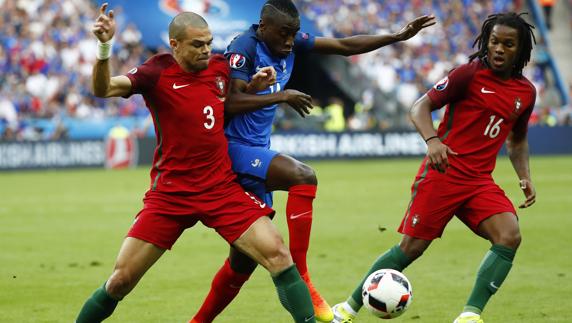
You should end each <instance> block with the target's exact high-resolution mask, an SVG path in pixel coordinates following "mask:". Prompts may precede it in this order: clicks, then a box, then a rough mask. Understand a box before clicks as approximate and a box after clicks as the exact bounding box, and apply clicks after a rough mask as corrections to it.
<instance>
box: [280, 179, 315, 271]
mask: <svg viewBox="0 0 572 323" xmlns="http://www.w3.org/2000/svg"><path fill="white" fill-rule="evenodd" d="M317 189H318V187H317V186H316V185H309V184H303V185H295V186H292V187H290V189H289V190H288V201H287V202H286V221H287V223H288V233H289V234H290V253H291V254H292V259H293V260H294V263H295V264H296V267H297V268H298V271H299V272H300V274H301V275H303V274H305V273H306V272H307V271H308V265H307V264H306V253H308V246H309V244H310V229H311V228H312V211H313V209H312V201H314V198H315V197H316V190H317Z"/></svg>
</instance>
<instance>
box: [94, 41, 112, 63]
mask: <svg viewBox="0 0 572 323" xmlns="http://www.w3.org/2000/svg"><path fill="white" fill-rule="evenodd" d="M112 45H113V38H112V39H110V40H108V41H106V42H105V43H102V42H100V41H99V40H97V52H96V53H95V57H97V59H98V60H100V61H103V60H106V59H109V57H111V47H112Z"/></svg>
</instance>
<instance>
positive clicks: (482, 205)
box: [457, 181, 520, 241]
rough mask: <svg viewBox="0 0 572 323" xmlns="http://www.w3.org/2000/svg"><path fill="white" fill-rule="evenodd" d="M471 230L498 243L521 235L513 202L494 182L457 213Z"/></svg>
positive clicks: (476, 193) (477, 193)
mask: <svg viewBox="0 0 572 323" xmlns="http://www.w3.org/2000/svg"><path fill="white" fill-rule="evenodd" d="M457 217H458V218H459V219H460V220H461V221H463V222H464V223H465V224H466V225H467V226H468V227H469V228H470V229H471V230H473V231H474V232H475V233H477V234H479V235H480V236H482V237H484V238H485V239H488V240H491V241H498V240H501V239H506V237H507V236H508V237H512V238H511V239H514V238H515V236H517V235H518V236H519V235H520V230H519V225H518V218H517V217H516V210H515V208H514V206H513V204H512V202H511V201H510V200H509V199H508V197H507V196H506V194H505V192H504V191H503V190H502V189H501V188H500V187H499V186H498V185H497V184H495V183H494V182H492V181H491V182H490V183H489V184H486V185H481V186H480V187H479V188H478V189H477V190H475V192H474V194H473V196H472V197H471V199H469V200H468V201H467V202H466V203H465V204H464V205H463V207H462V208H461V209H460V210H459V212H458V213H457Z"/></svg>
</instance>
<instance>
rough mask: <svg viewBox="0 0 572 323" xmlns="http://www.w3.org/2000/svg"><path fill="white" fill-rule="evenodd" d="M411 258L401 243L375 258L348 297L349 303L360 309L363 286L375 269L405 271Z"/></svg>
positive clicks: (356, 309)
mask: <svg viewBox="0 0 572 323" xmlns="http://www.w3.org/2000/svg"><path fill="white" fill-rule="evenodd" d="M410 263H411V260H410V259H409V258H407V256H406V255H405V254H404V253H403V251H401V248H399V245H395V246H393V248H391V249H389V250H388V251H387V252H386V253H384V254H383V255H381V256H380V257H379V258H377V259H376V260H375V262H374V263H373V265H372V266H371V268H370V269H369V271H368V272H367V273H366V274H365V275H364V278H363V279H362V280H361V281H360V283H359V284H358V285H357V286H356V289H355V290H354V292H353V293H352V295H351V296H350V297H349V298H348V299H347V303H348V304H349V305H350V306H351V308H352V309H353V310H354V311H356V312H357V311H359V310H360V308H361V307H362V306H363V300H362V296H361V292H362V286H363V283H364V282H365V279H366V278H367V277H368V276H369V275H370V274H371V273H373V272H374V271H376V270H379V269H395V270H397V271H403V269H405V268H406V267H407V266H408V265H409V264H410Z"/></svg>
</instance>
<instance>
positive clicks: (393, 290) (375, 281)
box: [361, 269, 413, 319]
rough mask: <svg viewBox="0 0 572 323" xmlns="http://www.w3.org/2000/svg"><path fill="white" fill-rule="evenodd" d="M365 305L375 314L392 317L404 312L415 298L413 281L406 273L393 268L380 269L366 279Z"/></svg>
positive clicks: (363, 289) (364, 288) (385, 317)
mask: <svg viewBox="0 0 572 323" xmlns="http://www.w3.org/2000/svg"><path fill="white" fill-rule="evenodd" d="M361 295H362V297H363V305H364V306H365V308H367V309H368V310H369V312H370V313H372V314H373V315H375V316H377V317H379V318H382V319H392V318H395V317H398V316H400V315H401V314H403V313H404V312H405V311H406V310H407V308H408V307H409V305H411V301H412V299H413V289H412V286H411V283H410V282H409V280H408V279H407V277H405V275H404V274H402V273H401V272H399V271H397V270H393V269H380V270H377V271H375V272H373V273H372V274H371V275H369V276H368V277H367V279H366V280H365V282H364V284H363V287H362V293H361Z"/></svg>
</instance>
